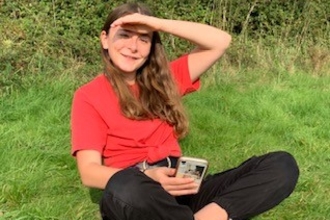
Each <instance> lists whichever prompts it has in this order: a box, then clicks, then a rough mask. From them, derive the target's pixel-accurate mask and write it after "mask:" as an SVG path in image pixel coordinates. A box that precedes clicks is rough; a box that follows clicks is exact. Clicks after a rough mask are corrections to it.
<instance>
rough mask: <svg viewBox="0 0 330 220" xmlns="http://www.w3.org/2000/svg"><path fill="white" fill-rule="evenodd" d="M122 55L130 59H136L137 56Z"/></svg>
mask: <svg viewBox="0 0 330 220" xmlns="http://www.w3.org/2000/svg"><path fill="white" fill-rule="evenodd" d="M122 55H123V57H125V58H128V59H131V60H137V59H138V57H132V56H129V55H125V54H122Z"/></svg>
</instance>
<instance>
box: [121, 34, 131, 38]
mask: <svg viewBox="0 0 330 220" xmlns="http://www.w3.org/2000/svg"><path fill="white" fill-rule="evenodd" d="M119 36H120V37H122V38H129V35H128V34H127V33H120V34H119Z"/></svg>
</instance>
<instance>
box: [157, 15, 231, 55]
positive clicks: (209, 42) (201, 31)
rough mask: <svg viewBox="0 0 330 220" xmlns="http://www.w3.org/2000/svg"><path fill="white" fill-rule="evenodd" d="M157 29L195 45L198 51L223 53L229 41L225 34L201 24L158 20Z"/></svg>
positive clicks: (228, 36) (227, 35)
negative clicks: (212, 50)
mask: <svg viewBox="0 0 330 220" xmlns="http://www.w3.org/2000/svg"><path fill="white" fill-rule="evenodd" d="M158 27H159V31H162V32H166V33H169V34H173V35H175V36H177V37H180V38H184V39H186V40H188V41H190V42H192V43H193V44H195V45H197V46H198V47H199V49H205V50H211V49H215V50H221V51H224V50H226V49H227V48H228V46H229V44H230V41H231V36H230V35H229V34H228V33H227V32H225V31H223V30H221V29H218V28H215V27H212V26H209V25H206V24H201V23H195V22H190V21H181V20H168V19H159V26H158Z"/></svg>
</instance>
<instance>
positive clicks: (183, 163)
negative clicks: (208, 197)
mask: <svg viewBox="0 0 330 220" xmlns="http://www.w3.org/2000/svg"><path fill="white" fill-rule="evenodd" d="M207 169H208V162H207V160H204V159H200V158H193V157H180V158H179V160H178V162H177V167H176V174H175V176H176V177H183V178H186V177H189V178H193V179H194V180H195V183H197V184H198V189H199V187H200V185H201V183H202V180H203V179H204V176H205V174H206V171H207Z"/></svg>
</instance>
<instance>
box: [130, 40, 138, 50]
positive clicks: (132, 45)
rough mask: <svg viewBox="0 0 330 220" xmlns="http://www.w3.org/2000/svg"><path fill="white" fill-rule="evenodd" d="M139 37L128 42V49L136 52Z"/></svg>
mask: <svg viewBox="0 0 330 220" xmlns="http://www.w3.org/2000/svg"><path fill="white" fill-rule="evenodd" d="M137 40H138V39H137V37H131V38H130V39H129V41H128V48H129V49H130V50H131V51H132V52H136V51H137V48H138V45H137Z"/></svg>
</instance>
